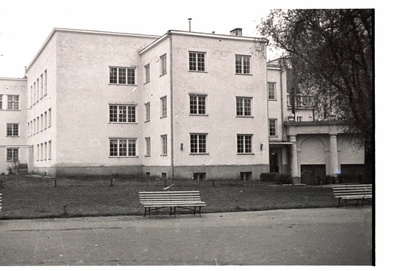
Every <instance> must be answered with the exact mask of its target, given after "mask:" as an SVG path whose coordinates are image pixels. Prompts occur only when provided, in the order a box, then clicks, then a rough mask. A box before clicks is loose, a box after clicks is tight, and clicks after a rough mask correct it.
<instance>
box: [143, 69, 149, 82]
mask: <svg viewBox="0 0 400 271" xmlns="http://www.w3.org/2000/svg"><path fill="white" fill-rule="evenodd" d="M144 78H145V81H144V82H145V83H149V82H150V64H147V65H146V66H144Z"/></svg>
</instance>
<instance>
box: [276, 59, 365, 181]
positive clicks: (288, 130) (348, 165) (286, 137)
mask: <svg viewBox="0 0 400 271" xmlns="http://www.w3.org/2000/svg"><path fill="white" fill-rule="evenodd" d="M290 88H291V87H290V69H288V68H285V65H283V63H282V61H281V59H278V60H274V61H270V62H268V122H269V136H270V139H269V142H270V143H269V144H270V172H280V173H290V174H291V175H292V177H293V178H294V179H295V181H296V182H298V183H299V182H301V183H304V184H311V185H316V184H320V182H321V181H323V180H325V178H326V176H335V175H342V176H345V177H346V178H347V180H346V181H348V182H361V181H362V179H363V165H364V149H363V148H359V146H358V145H356V144H354V143H355V142H354V140H356V139H355V138H354V137H353V136H352V135H351V134H348V133H347V132H346V129H344V126H343V124H341V122H340V121H339V120H338V119H336V118H335V115H332V114H330V112H327V111H328V110H327V108H326V107H324V106H322V107H321V108H318V107H316V106H315V104H316V102H315V101H313V97H312V96H311V95H303V94H301V93H298V94H296V95H295V98H294V99H293V102H292V101H291V99H290ZM292 103H294V106H293V105H292ZM324 110H325V111H324Z"/></svg>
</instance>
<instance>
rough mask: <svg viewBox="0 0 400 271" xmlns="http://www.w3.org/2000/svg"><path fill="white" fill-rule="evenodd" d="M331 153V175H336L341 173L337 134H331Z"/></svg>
mask: <svg viewBox="0 0 400 271" xmlns="http://www.w3.org/2000/svg"><path fill="white" fill-rule="evenodd" d="M329 152H330V155H329V174H330V175H336V174H338V173H339V158H338V146H337V134H329Z"/></svg>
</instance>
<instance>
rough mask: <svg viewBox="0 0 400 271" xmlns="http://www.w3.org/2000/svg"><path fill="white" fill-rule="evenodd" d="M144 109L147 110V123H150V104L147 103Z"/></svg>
mask: <svg viewBox="0 0 400 271" xmlns="http://www.w3.org/2000/svg"><path fill="white" fill-rule="evenodd" d="M144 108H145V120H144V121H145V122H148V121H150V103H146V104H145V105H144Z"/></svg>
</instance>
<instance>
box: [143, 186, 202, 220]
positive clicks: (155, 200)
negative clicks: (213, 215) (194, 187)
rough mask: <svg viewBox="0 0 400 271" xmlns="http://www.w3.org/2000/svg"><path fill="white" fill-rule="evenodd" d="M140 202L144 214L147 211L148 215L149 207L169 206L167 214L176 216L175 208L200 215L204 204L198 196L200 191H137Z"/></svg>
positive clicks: (160, 207)
mask: <svg viewBox="0 0 400 271" xmlns="http://www.w3.org/2000/svg"><path fill="white" fill-rule="evenodd" d="M139 200H140V204H142V205H143V206H144V216H146V214H147V213H148V214H149V216H150V211H151V209H154V210H158V209H162V208H169V210H170V211H169V215H170V216H171V215H172V213H173V214H174V216H176V208H183V209H189V210H192V209H191V208H193V214H194V215H196V209H197V208H198V214H199V216H201V207H203V206H206V203H205V202H203V201H202V200H201V198H200V191H156V192H139Z"/></svg>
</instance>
